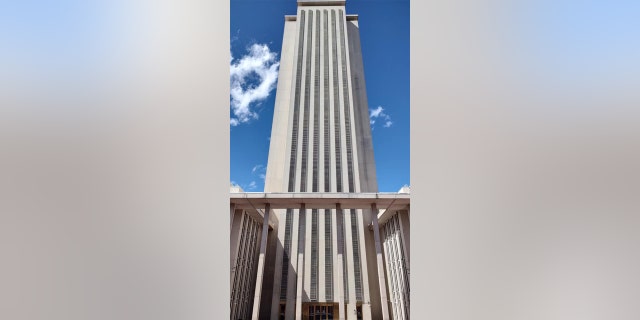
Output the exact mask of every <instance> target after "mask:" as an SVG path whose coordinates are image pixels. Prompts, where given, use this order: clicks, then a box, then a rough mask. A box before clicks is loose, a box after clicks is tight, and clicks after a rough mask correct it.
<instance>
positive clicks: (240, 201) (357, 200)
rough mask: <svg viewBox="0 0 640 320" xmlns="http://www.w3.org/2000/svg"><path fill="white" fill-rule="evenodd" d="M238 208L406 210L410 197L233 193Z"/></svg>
mask: <svg viewBox="0 0 640 320" xmlns="http://www.w3.org/2000/svg"><path fill="white" fill-rule="evenodd" d="M230 202H231V204H235V208H236V209H264V207H265V205H266V204H267V203H269V204H270V205H271V209H300V208H301V207H302V204H304V205H305V208H307V209H335V208H336V205H338V204H339V205H340V207H341V208H342V209H371V205H372V204H375V205H376V206H377V208H378V209H380V210H407V209H408V207H409V203H410V194H407V193H386V192H383V193H333V192H287V193H264V192H238V193H231V194H230Z"/></svg>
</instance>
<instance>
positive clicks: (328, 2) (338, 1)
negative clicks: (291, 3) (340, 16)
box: [298, 0, 346, 6]
mask: <svg viewBox="0 0 640 320" xmlns="http://www.w3.org/2000/svg"><path fill="white" fill-rule="evenodd" d="M345 2H346V1H345V0H298V6H344V4H345Z"/></svg>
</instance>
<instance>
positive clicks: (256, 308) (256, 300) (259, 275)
mask: <svg viewBox="0 0 640 320" xmlns="http://www.w3.org/2000/svg"><path fill="white" fill-rule="evenodd" d="M269 211H271V205H270V204H269V203H267V205H266V207H265V209H264V219H263V221H262V237H261V240H260V255H259V256H258V269H257V272H256V291H255V295H254V297H253V317H252V319H253V320H257V319H258V316H259V315H260V296H261V295H262V280H263V278H264V259H265V254H266V253H267V234H268V233H269Z"/></svg>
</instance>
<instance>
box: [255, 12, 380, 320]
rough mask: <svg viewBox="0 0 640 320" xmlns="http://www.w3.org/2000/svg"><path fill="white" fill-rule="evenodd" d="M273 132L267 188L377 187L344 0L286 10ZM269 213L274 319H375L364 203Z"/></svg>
mask: <svg viewBox="0 0 640 320" xmlns="http://www.w3.org/2000/svg"><path fill="white" fill-rule="evenodd" d="M270 141H271V142H270V149H269V160H268V166H267V174H266V179H265V192H340V193H359V192H377V189H378V187H377V181H376V173H375V163H374V156H373V145H372V141H371V127H370V125H369V111H368V104H367V96H366V90H365V80H364V69H363V63H362V54H361V49H360V36H359V26H358V16H357V15H348V14H346V13H345V1H335V0H298V8H297V14H296V15H295V16H285V26H284V38H283V42H282V51H281V60H280V72H279V76H278V86H277V92H276V100H275V110H274V118H273V126H272V132H271V140H270ZM274 212H275V214H276V216H277V217H278V221H279V226H278V230H277V239H278V241H277V243H278V246H277V247H276V249H275V255H274V256H273V257H272V260H273V265H274V268H273V280H272V281H269V282H270V283H271V286H272V287H271V288H268V289H267V291H268V292H272V299H271V308H270V309H271V312H270V316H271V319H280V318H282V317H283V316H284V318H286V319H292V318H294V317H298V316H300V315H301V314H302V316H303V317H304V316H305V315H308V314H322V315H326V314H328V313H331V314H334V316H335V318H336V319H337V318H338V314H341V315H343V316H346V317H347V318H348V319H352V318H353V319H358V318H363V319H372V318H373V319H376V318H378V316H376V315H378V314H381V302H380V292H379V285H378V273H379V272H384V271H383V270H377V267H376V257H375V248H374V247H375V246H374V240H373V235H372V232H370V231H369V229H368V226H369V224H370V223H371V215H370V212H368V210H361V209H349V210H342V209H339V208H338V209H287V210H274ZM318 319H320V318H318ZM323 319H324V318H323Z"/></svg>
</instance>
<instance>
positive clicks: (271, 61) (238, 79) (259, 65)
mask: <svg viewBox="0 0 640 320" xmlns="http://www.w3.org/2000/svg"><path fill="white" fill-rule="evenodd" d="M248 51H249V53H248V54H247V55H245V56H243V57H242V58H240V59H239V60H237V59H233V57H231V62H230V63H231V65H230V71H231V110H232V112H233V116H234V117H233V118H231V122H230V124H231V126H237V125H239V124H240V123H246V122H249V121H251V120H252V119H257V118H258V114H257V113H256V112H255V111H253V110H252V107H253V106H254V105H255V103H257V102H261V101H263V100H264V99H266V98H267V97H269V93H271V91H272V90H273V89H274V88H275V84H276V81H277V80H278V67H279V66H280V62H279V61H277V60H276V58H277V54H276V53H275V52H271V50H269V47H268V46H267V45H266V44H253V45H252V46H251V47H249V48H248ZM234 61H235V62H234ZM256 75H257V79H256V78H255V76H256ZM252 79H255V81H257V83H250V82H251V80H252Z"/></svg>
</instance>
